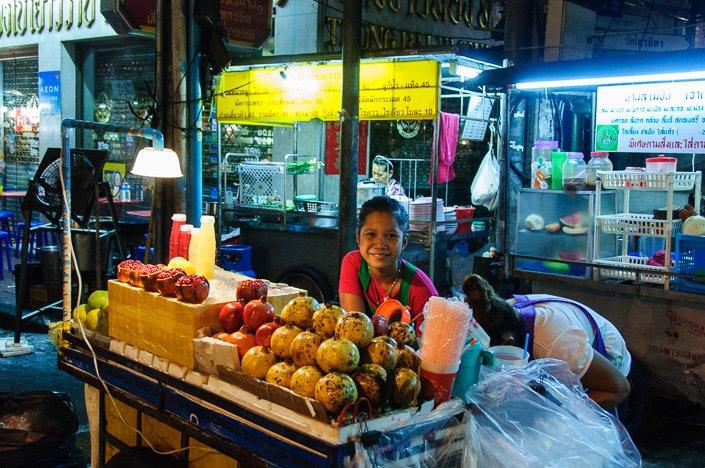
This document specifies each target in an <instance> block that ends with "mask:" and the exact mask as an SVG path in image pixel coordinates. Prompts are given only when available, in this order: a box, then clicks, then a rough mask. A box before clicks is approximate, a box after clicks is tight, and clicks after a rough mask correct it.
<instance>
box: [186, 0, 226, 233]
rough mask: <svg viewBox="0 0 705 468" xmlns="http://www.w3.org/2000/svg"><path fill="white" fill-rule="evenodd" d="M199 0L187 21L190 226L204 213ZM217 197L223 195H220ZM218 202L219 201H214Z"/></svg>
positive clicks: (191, 1)
mask: <svg viewBox="0 0 705 468" xmlns="http://www.w3.org/2000/svg"><path fill="white" fill-rule="evenodd" d="M195 2H196V0H190V1H189V14H188V16H187V18H186V25H187V26H186V27H187V29H188V51H187V57H188V60H189V61H190V62H189V69H188V71H187V74H186V83H187V88H188V89H187V100H188V124H189V139H188V149H189V153H188V180H187V184H188V204H187V207H188V217H189V219H190V220H191V224H194V225H196V222H197V221H198V222H200V219H201V214H202V210H203V144H202V143H203V141H202V135H203V133H202V131H201V128H202V122H201V120H202V118H201V117H202V110H203V104H202V101H201V83H200V62H201V53H200V52H199V50H198V40H199V37H200V36H201V28H200V27H199V26H198V24H196V21H194V19H193V10H194V7H195ZM218 195H219V196H221V194H220V192H218ZM212 201H218V200H212Z"/></svg>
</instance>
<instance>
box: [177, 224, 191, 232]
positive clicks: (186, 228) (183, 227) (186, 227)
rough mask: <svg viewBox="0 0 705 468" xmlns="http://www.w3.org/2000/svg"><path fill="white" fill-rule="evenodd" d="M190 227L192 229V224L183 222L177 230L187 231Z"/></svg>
mask: <svg viewBox="0 0 705 468" xmlns="http://www.w3.org/2000/svg"><path fill="white" fill-rule="evenodd" d="M191 229H193V224H183V225H181V227H179V231H182V232H187V231H190V230H191Z"/></svg>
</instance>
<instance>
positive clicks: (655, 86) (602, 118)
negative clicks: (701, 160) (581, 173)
mask: <svg viewBox="0 0 705 468" xmlns="http://www.w3.org/2000/svg"><path fill="white" fill-rule="evenodd" d="M595 149H596V150H597V151H616V152H629V153H656V152H658V153H704V152H705V81H685V82H680V83H677V84H675V83H650V84H643V85H642V84H638V85H625V86H622V85H620V86H600V87H598V88H597V109H596V115H595Z"/></svg>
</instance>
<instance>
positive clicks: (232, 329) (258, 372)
mask: <svg viewBox="0 0 705 468" xmlns="http://www.w3.org/2000/svg"><path fill="white" fill-rule="evenodd" d="M258 281H259V280H254V281H253V282H250V283H247V284H246V285H245V287H246V288H247V290H248V291H249V292H250V295H249V296H248V295H247V294H244V295H241V292H240V290H238V295H237V297H238V301H235V302H231V303H228V304H226V305H225V306H223V308H222V309H221V311H220V317H219V318H220V323H221V326H222V327H223V330H224V331H223V332H221V333H218V334H217V335H216V337H217V338H219V339H222V340H225V341H227V342H229V343H232V344H234V345H236V346H237V348H238V354H239V356H240V360H241V368H242V372H243V373H244V374H246V375H248V376H250V377H253V378H256V379H261V380H265V381H266V382H268V383H271V384H276V385H280V386H282V387H285V388H288V389H290V390H292V391H293V392H295V393H297V394H299V395H301V396H304V397H309V398H315V399H316V400H318V401H319V402H320V403H321V404H322V405H323V407H324V408H325V409H326V411H327V412H328V413H329V414H330V415H331V416H333V417H338V416H339V415H340V413H341V411H342V412H343V413H344V412H345V408H346V406H349V404H350V403H353V402H355V401H356V400H357V399H358V397H364V398H366V399H367V400H368V401H369V402H370V403H371V404H372V406H373V411H374V412H376V413H382V412H384V411H386V410H388V409H392V408H407V407H410V406H415V405H416V404H417V397H418V395H419V391H420V381H419V377H418V375H417V369H418V367H419V357H418V355H417V354H416V351H415V350H414V348H412V347H411V346H412V345H415V343H416V333H415V331H414V328H413V326H412V325H410V324H407V323H402V322H394V323H391V324H389V323H388V322H387V320H386V319H385V318H384V317H383V316H378V315H376V316H375V317H373V320H370V318H369V317H367V316H366V315H365V314H362V313H359V312H351V313H346V312H345V311H344V310H343V309H341V308H340V307H338V306H334V305H331V304H329V303H327V304H325V305H319V304H318V302H317V301H316V300H315V299H313V298H311V297H309V296H307V295H305V294H304V293H302V294H301V295H299V296H298V297H296V298H294V299H292V300H291V301H290V302H289V303H288V304H287V305H286V306H285V307H284V309H283V310H282V314H281V316H280V317H275V314H274V309H273V307H272V306H271V305H270V304H268V303H267V302H266V285H264V286H265V288H264V295H261V296H260V297H259V298H258V297H256V296H255V294H261V293H262V288H261V285H263V284H264V283H261V282H259V283H261V284H259V283H255V282H258ZM258 288H259V289H258ZM373 322H374V324H373Z"/></svg>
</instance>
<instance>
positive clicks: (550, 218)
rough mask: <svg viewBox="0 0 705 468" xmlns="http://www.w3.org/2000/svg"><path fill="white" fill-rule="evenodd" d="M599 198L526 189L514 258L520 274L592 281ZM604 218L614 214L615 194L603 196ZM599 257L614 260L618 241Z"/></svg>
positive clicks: (607, 243) (603, 245) (604, 245)
mask: <svg viewBox="0 0 705 468" xmlns="http://www.w3.org/2000/svg"><path fill="white" fill-rule="evenodd" d="M595 197H596V194H595V192H592V191H578V192H566V191H563V190H533V189H521V190H520V191H519V197H518V201H517V230H516V231H517V232H516V236H515V238H514V246H513V249H512V254H513V255H514V257H515V268H516V269H518V270H526V271H536V272H541V273H550V274H557V275H566V276H575V277H582V278H587V277H588V276H589V275H590V271H589V269H588V268H587V266H586V265H583V264H578V263H572V264H571V263H564V262H591V261H592V260H593V259H594V257H595V255H594V254H593V223H594V221H595ZM601 206H602V210H603V213H607V212H608V211H609V212H611V213H614V210H615V196H614V193H613V192H604V193H602V194H601ZM599 245H600V256H601V257H602V256H609V255H615V252H616V250H617V245H616V239H615V238H614V236H612V237H611V239H610V237H609V236H605V237H604V238H601V242H600V244H599Z"/></svg>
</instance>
